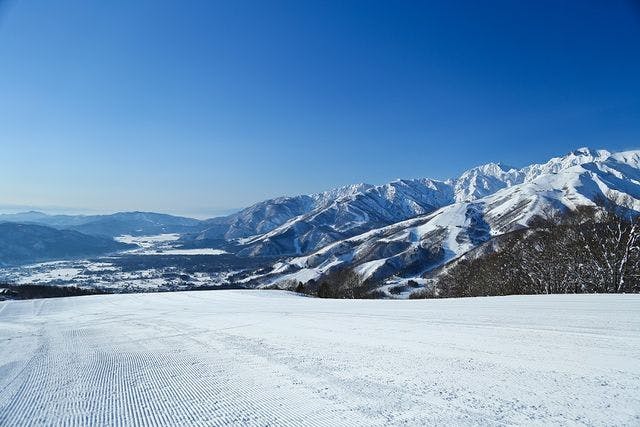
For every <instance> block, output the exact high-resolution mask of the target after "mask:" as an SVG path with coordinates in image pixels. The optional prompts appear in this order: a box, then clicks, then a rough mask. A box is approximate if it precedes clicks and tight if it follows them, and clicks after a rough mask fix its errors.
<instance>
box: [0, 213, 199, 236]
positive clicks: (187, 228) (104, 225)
mask: <svg viewBox="0 0 640 427" xmlns="http://www.w3.org/2000/svg"><path fill="white" fill-rule="evenodd" d="M0 221H7V222H17V223H23V224H39V225H45V226H48V227H53V228H57V229H64V230H76V231H79V232H81V233H84V234H91V235H94V236H108V237H115V236H120V235H122V234H130V235H133V236H142V235H153V234H162V233H188V232H191V233H193V232H198V231H199V230H200V229H202V228H203V227H204V225H203V223H202V221H199V220H197V219H193V218H186V217H180V216H173V215H166V214H159V213H154V212H118V213H114V214H110V215H47V214H45V213H42V212H36V211H30V212H23V213H17V214H3V215H0Z"/></svg>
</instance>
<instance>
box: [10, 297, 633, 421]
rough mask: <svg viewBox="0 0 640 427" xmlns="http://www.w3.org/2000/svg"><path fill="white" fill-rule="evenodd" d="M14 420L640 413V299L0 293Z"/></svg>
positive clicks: (576, 417) (617, 416)
mask: <svg viewBox="0 0 640 427" xmlns="http://www.w3.org/2000/svg"><path fill="white" fill-rule="evenodd" d="M0 343H1V344H0V425H3V426H4V425H7V426H8V425H11V426H16V425H34V424H46V425H50V424H65V425H229V424H233V425H260V426H262V425H288V426H299V425H324V426H335V425H349V426H352V425H405V424H406V425H423V424H429V425H433V424H439V425H469V424H482V425H505V424H506V425H512V424H527V425H531V424H547V425H548V424H555V425H557V424H563V425H573V424H575V425H639V424H640V296H639V295H578V296H569V295H556V296H523V297H497V298H469V299H450V300H421V301H380V300H377V301H375V300H371V301H363V300H360V301H357V300H321V299H312V298H305V297H300V296H296V295H294V294H290V293H286V292H280V291H201V292H179V293H162V294H128V295H104V296H88V297H76V298H64V299H49V300H31V301H8V302H3V303H0Z"/></svg>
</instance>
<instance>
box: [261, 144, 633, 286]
mask: <svg viewBox="0 0 640 427" xmlns="http://www.w3.org/2000/svg"><path fill="white" fill-rule="evenodd" d="M484 172H488V173H484ZM489 176H493V177H496V179H495V180H494V179H492V178H489ZM461 183H463V184H461ZM455 187H457V188H458V191H456V192H455V193H454V197H455V198H456V199H458V200H464V201H458V202H455V203H452V204H449V205H447V206H444V207H441V208H440V209H438V210H436V211H435V212H432V213H430V214H426V215H422V216H418V217H415V218H412V219H409V220H405V221H400V222H397V223H394V224H391V225H388V226H384V227H380V228H377V229H373V230H369V231H367V232H364V233H362V234H359V235H356V236H353V237H350V238H346V239H342V240H338V241H336V242H333V243H331V244H328V245H326V246H324V247H322V248H320V249H319V250H317V251H314V252H312V253H310V254H307V255H304V256H300V257H297V258H293V259H291V260H289V261H287V262H284V263H279V264H276V265H275V267H274V269H273V271H272V272H271V274H268V275H267V276H265V277H261V278H259V279H260V280H258V282H260V283H267V284H268V283H272V282H273V281H281V280H283V279H294V280H300V281H303V282H304V281H307V280H310V279H315V278H318V277H319V276H321V275H322V274H324V273H327V272H328V271H330V270H331V269H337V268H342V267H345V266H350V267H354V268H355V269H356V271H358V272H360V273H361V274H362V275H363V276H364V277H365V278H369V277H373V278H375V279H384V278H388V277H390V276H391V275H396V274H399V275H402V276H413V275H417V274H420V273H422V272H424V271H427V270H429V269H431V268H434V267H436V266H438V265H441V264H443V263H445V262H447V261H449V260H451V259H453V258H455V257H457V256H459V255H461V254H463V253H465V252H466V251H468V250H470V249H472V248H473V247H475V246H477V245H478V244H480V243H482V242H485V241H487V240H488V239H490V238H491V237H492V236H496V235H499V234H503V233H506V232H509V231H512V230H514V229H517V228H521V227H526V226H527V225H528V224H530V222H531V221H532V220H533V219H534V218H536V217H543V218H544V217H548V216H550V215H555V214H558V213H560V214H561V213H563V212H566V211H567V210H570V209H575V208H576V207H578V206H585V205H594V204H595V202H598V201H600V200H609V201H611V202H613V203H616V204H618V205H621V206H624V207H625V208H627V209H629V210H631V211H635V212H640V151H628V152H622V153H615V154H611V153H608V152H606V151H603V150H599V151H591V150H587V149H581V150H577V151H575V152H573V153H570V154H568V155H567V156H564V157H558V158H554V159H551V160H550V161H549V162H547V163H545V164H541V165H532V166H528V167H526V168H523V169H520V170H515V169H512V168H504V167H501V166H499V165H487V166H483V167H481V168H475V169H472V170H471V171H468V172H465V174H463V175H462V176H461V178H460V179H459V180H457V181H456V182H455V183H454V188H455ZM483 194H487V195H485V196H484V197H480V196H482V195H483ZM266 237H267V238H268V237H269V236H266ZM262 238H263V239H264V238H265V237H264V236H263V237H262ZM254 279H255V278H254Z"/></svg>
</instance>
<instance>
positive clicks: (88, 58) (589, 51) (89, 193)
mask: <svg viewBox="0 0 640 427" xmlns="http://www.w3.org/2000/svg"><path fill="white" fill-rule="evenodd" d="M0 4H1V5H3V6H0V148H1V149H2V154H3V156H2V158H3V160H4V161H3V167H2V168H1V169H0V205H5V206H6V205H30V206H45V207H46V206H49V207H52V206H56V207H63V208H74V209H76V210H78V209H81V210H87V211H116V210H155V211H163V212H173V213H182V214H192V215H199V216H207V215H213V214H217V213H220V212H222V211H224V210H227V209H232V208H237V207H242V206H246V205H248V204H251V203H253V202H255V201H258V200H261V199H265V198H268V197H273V196H278V195H286V194H290V195H292V194H299V193H310V192H316V191H321V190H324V189H327V188H331V187H334V186H338V185H346V184H350V183H355V182H370V183H373V184H379V183H384V182H386V181H390V180H392V179H395V178H400V177H402V178H412V177H423V176H428V177H434V178H447V177H450V176H455V175H457V174H458V173H459V172H460V171H462V170H464V169H466V168H468V167H471V166H474V165H477V164H481V163H486V162H489V161H502V162H504V163H508V164H513V165H515V166H522V165H525V164H528V163H530V162H534V161H544V160H545V159H546V158H548V157H551V156H553V155H558V154H563V153H565V152H568V151H570V150H572V149H574V148H577V147H580V146H593V147H597V148H607V149H610V150H619V149H628V148H639V146H640V143H639V142H640V138H639V137H640V77H638V76H640V55H639V54H638V52H639V49H640V7H639V6H638V3H637V2H635V1H633V0H630V1H615V0H614V1H609V2H602V1H588V0H576V1H562V0H552V1H551V0H550V1H545V0H541V1H535V2H519V1H487V2H477V1H456V0H453V1H438V2H436V1H433V2H429V1H424V2H418V1H401V2H389V1H381V2H376V1H348V0H345V1H308V2H307V1H305V2H300V1H269V2H267V1H253V2H247V1H242V0H234V1H224V2H222V1H221V2H217V1H164V0H153V1H136V2H131V1H121V0H115V1H108V2H104V1H102V2H101V1H86V0H65V1H40V0H33V1H11V0H9V1H7V0H4V2H3V0H0Z"/></svg>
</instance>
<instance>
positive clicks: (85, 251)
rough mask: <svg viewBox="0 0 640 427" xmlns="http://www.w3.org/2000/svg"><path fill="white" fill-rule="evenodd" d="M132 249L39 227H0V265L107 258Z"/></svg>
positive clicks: (0, 224) (106, 240)
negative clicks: (108, 255) (106, 255)
mask: <svg viewBox="0 0 640 427" xmlns="http://www.w3.org/2000/svg"><path fill="white" fill-rule="evenodd" d="M130 247H131V245H127V244H124V243H119V242H116V241H114V240H113V239H110V238H104V237H96V236H88V235H85V234H82V233H79V232H77V231H72V230H58V229H55V228H51V227H46V226H43V225H36V224H18V223H12V222H3V223H0V265H3V266H7V265H16V264H24V263H32V262H40V261H49V260H56V259H69V258H76V257H86V256H96V255H103V254H106V253H110V252H115V251H118V250H123V249H128V248H130Z"/></svg>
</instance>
